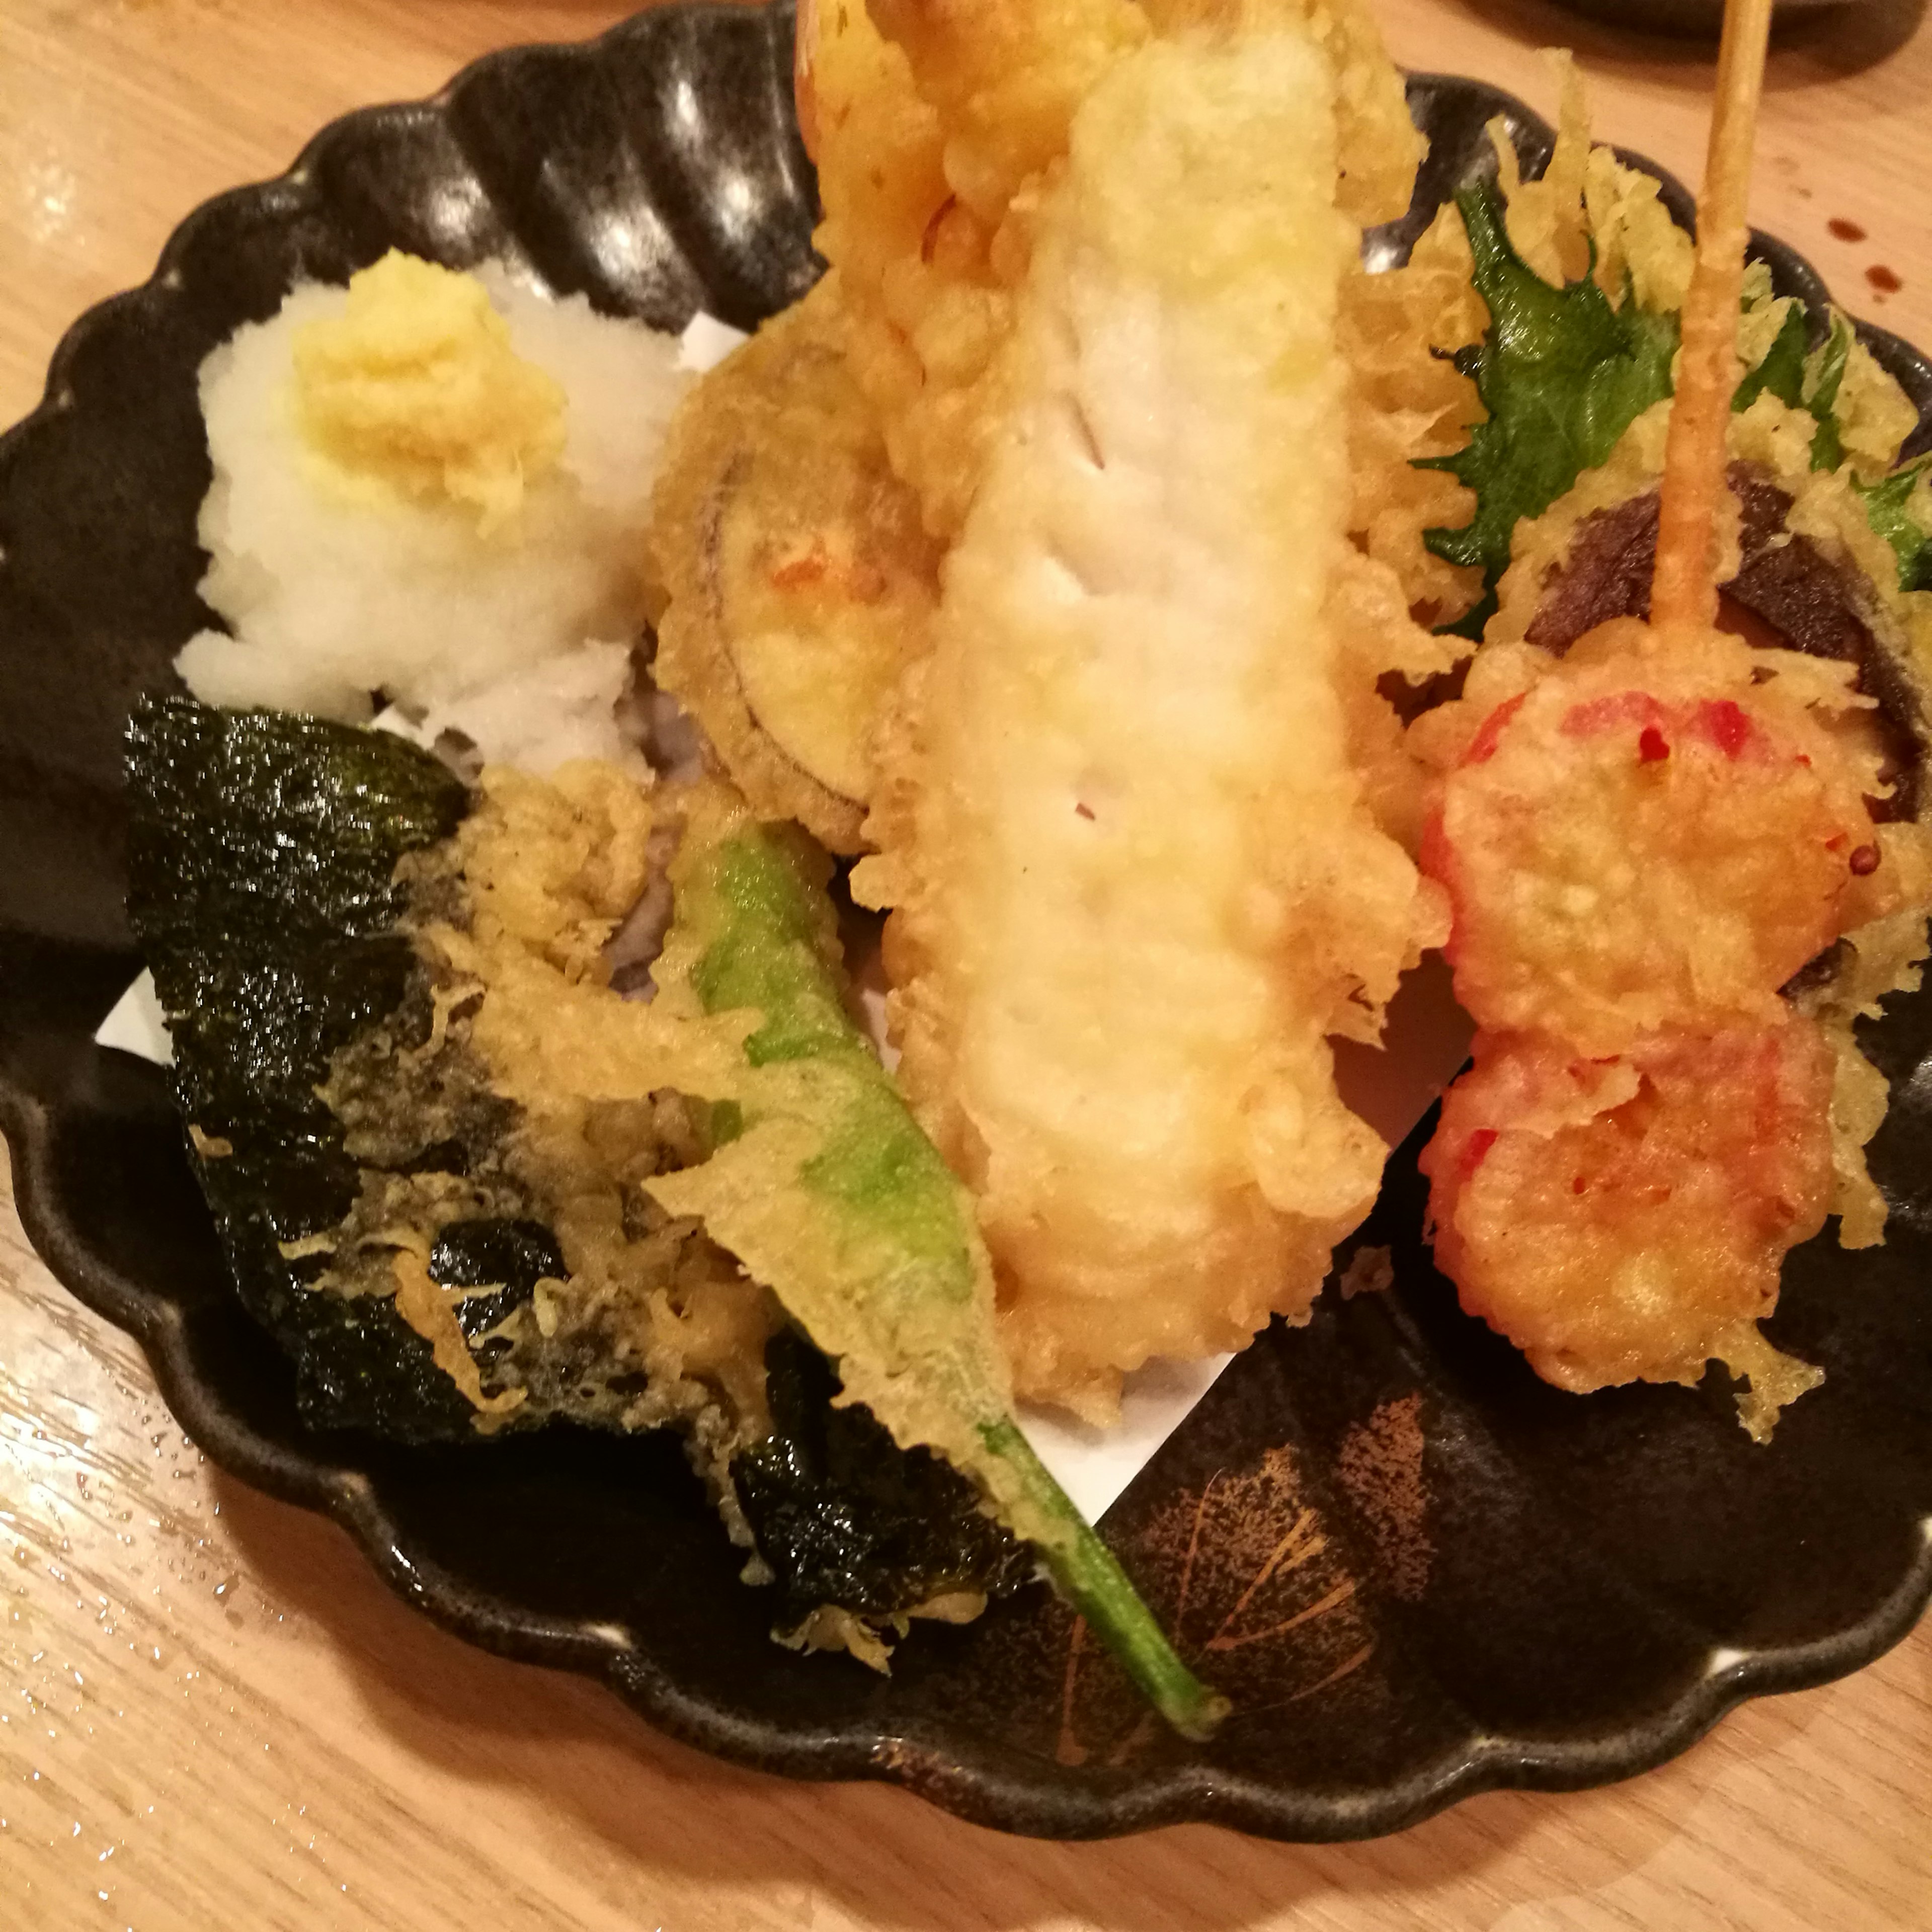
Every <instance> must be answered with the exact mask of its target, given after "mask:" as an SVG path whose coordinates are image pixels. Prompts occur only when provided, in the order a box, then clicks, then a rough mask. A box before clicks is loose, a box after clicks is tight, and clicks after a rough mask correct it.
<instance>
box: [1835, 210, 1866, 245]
mask: <svg viewBox="0 0 1932 1932" xmlns="http://www.w3.org/2000/svg"><path fill="white" fill-rule="evenodd" d="M1825 226H1826V227H1827V228H1829V229H1830V230H1831V231H1832V233H1833V234H1834V235H1835V236H1837V237H1838V239H1839V240H1840V241H1841V242H1862V241H1863V240H1864V239H1865V231H1864V229H1862V228H1861V227H1860V226H1858V223H1856V222H1855V221H1847V220H1846V219H1845V217H1843V215H1842V214H1835V215H1833V216H1832V218H1831V220H1829V221H1828V222H1826V224H1825Z"/></svg>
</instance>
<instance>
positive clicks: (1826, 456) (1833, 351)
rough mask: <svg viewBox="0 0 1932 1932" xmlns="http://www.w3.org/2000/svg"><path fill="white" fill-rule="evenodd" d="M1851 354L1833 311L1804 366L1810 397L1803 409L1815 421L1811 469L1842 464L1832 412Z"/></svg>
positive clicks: (1845, 330)
mask: <svg viewBox="0 0 1932 1932" xmlns="http://www.w3.org/2000/svg"><path fill="white" fill-rule="evenodd" d="M1851 354H1852V326H1851V324H1850V323H1848V322H1847V321H1846V320H1845V318H1844V317H1843V316H1841V314H1839V313H1838V311H1837V310H1836V309H1834V310H1833V311H1832V332H1831V334H1830V335H1829V336H1828V337H1826V340H1825V345H1824V347H1823V348H1822V349H1820V350H1819V351H1818V353H1817V355H1816V356H1813V357H1812V359H1811V362H1810V363H1809V364H1808V365H1807V373H1808V377H1809V379H1810V380H1809V381H1808V383H1807V384H1806V386H1807V387H1808V389H1810V390H1811V395H1809V396H1808V398H1806V399H1805V407H1806V408H1807V409H1808V410H1810V411H1811V413H1812V414H1813V415H1814V416H1816V417H1817V419H1818V430H1817V434H1816V435H1814V437H1812V439H1811V467H1812V468H1813V469H1837V468H1838V465H1839V464H1840V463H1842V462H1843V461H1844V460H1845V446H1844V441H1843V438H1842V437H1841V436H1840V435H1839V434H1838V417H1837V415H1836V414H1835V412H1836V410H1837V408H1838V391H1839V389H1840V388H1841V386H1842V385H1843V382H1844V380H1845V365H1846V363H1847V362H1849V361H1850V359H1851Z"/></svg>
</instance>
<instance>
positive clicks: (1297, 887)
mask: <svg viewBox="0 0 1932 1932" xmlns="http://www.w3.org/2000/svg"><path fill="white" fill-rule="evenodd" d="M1332 86H1333V82H1332V78H1331V72H1330V70H1329V68H1328V63H1327V62H1326V61H1325V59H1324V58H1323V57H1322V54H1321V52H1320V51H1319V49H1318V47H1317V46H1316V44H1315V43H1314V42H1313V39H1312V38H1311V37H1310V36H1309V35H1308V34H1307V33H1306V32H1305V31H1301V30H1298V29H1295V28H1292V27H1285V28H1283V29H1281V30H1280V31H1269V32H1264V33H1256V34H1253V35H1252V36H1250V37H1245V38H1242V39H1240V40H1237V41H1235V42H1232V43H1219V44H1217V43H1215V42H1214V41H1213V40H1208V39H1205V38H1202V37H1193V36H1190V37H1189V38H1187V39H1186V40H1177V41H1172V42H1166V41H1157V42H1154V43H1150V44H1149V45H1148V46H1145V47H1143V48H1142V49H1139V51H1137V52H1135V53H1133V54H1132V55H1129V56H1127V57H1126V58H1123V59H1122V60H1121V61H1120V62H1118V64H1117V65H1115V66H1114V67H1113V68H1111V69H1110V71H1109V72H1108V74H1106V77H1104V78H1103V80H1101V81H1100V83H1099V84H1098V85H1097V86H1096V87H1095V88H1094V91H1093V92H1092V93H1091V95H1089V97H1088V99H1087V100H1086V101H1085V103H1084V104H1082V107H1081V108H1080V110H1079V113H1078V114H1077V115H1076V118H1075V120H1074V123H1073V131H1072V136H1071V139H1070V150H1069V154H1068V157H1067V164H1066V167H1065V169H1064V173H1063V174H1062V175H1061V176H1060V178H1058V180H1057V181H1056V182H1055V184H1054V185H1053V186H1052V187H1051V188H1049V190H1046V192H1045V193H1044V194H1043V196H1042V198H1041V200H1040V205H1039V207H1038V208H1037V211H1036V212H1035V214H1034V217H1033V220H1032V226H1033V237H1032V249H1031V270H1030V273H1029V275H1028V279H1027V281H1025V284H1023V285H1022V288H1021V290H1020V291H1019V300H1018V317H1017V320H1016V326H1015V329H1014V332H1013V336H1012V339H1011V341H1010V345H1009V347H1008V349H1007V352H1006V353H1005V354H1004V356H1003V359H1002V366H1001V371H1000V374H999V377H998V380H999V382H1000V383H1001V385H1002V387H1003V391H1004V394H1005V395H1007V397H1008V398H1010V407H1009V409H1008V410H1007V413H1006V415H1005V416H1004V419H1002V421H1001V423H1000V425H999V434H998V439H997V441H996V443H995V446H994V449H993V453H992V458H991V462H990V465H989V468H988V470H987V473H986V475H985V477H984V478H983V481H982V482H981V483H980V487H979V488H978V490H977V493H976V494H975V496H974V502H973V505H972V508H971V514H970V516H969V517H968V520H967V521H966V523H965V528H964V530H963V532H962V535H961V537H960V538H959V542H958V543H957V544H956V546H955V547H953V550H952V551H951V553H950V555H949V556H948V559H947V568H946V577H945V590H944V596H943V598H942V601H941V610H940V615H939V619H938V625H937V628H936V641H935V650H934V653H933V655H932V657H931V658H929V660H928V661H926V663H925V664H922V665H921V666H920V667H918V668H917V669H916V671H915V673H913V679H912V681H911V683H910V688H909V694H910V698H911V700H912V701H911V702H910V703H908V704H907V706H905V708H904V712H903V713H902V715H901V720H900V722H899V725H898V731H899V733H900V738H899V742H898V745H897V746H896V748H895V755H893V756H892V757H890V758H889V759H888V760H887V761H886V763H887V769H888V770H889V772H890V774H891V778H890V782H889V783H888V784H886V785H885V786H884V787H883V788H882V790H881V793H880V803H879V805H878V807H877V808H876V809H875V811H874V815H873V818H872V820H871V821H870V823H869V826H868V829H870V830H871V832H872V833H873V834H874V836H875V838H877V841H878V843H879V844H880V848H881V856H879V857H877V858H875V859H868V860H866V861H865V862H863V864H862V865H861V867H860V868H859V871H858V872H857V873H856V874H855V876H854V889H855V891H856V892H859V894H860V895H862V896H868V897H869V898H871V899H872V901H874V902H883V903H886V904H892V905H895V906H896V907H898V908H899V910H898V913H897V914H896V916H895V919H894V921H893V922H892V927H891V929H890V930H889V936H888V947H889V959H888V963H889V965H890V966H891V968H892V974H893V977H894V979H895V983H897V986H898V991H897V992H896V993H895V996H894V1000H893V1012H894V1017H895V1022H896V1025H897V1028H898V1032H899V1034H900V1037H901V1041H902V1045H903V1051H904V1058H903V1059H902V1061H901V1080H902V1082H904V1085H905V1088H906V1090H907V1092H908V1093H909V1094H910V1095H911V1096H912V1097H913V1100H914V1103H915V1105H916V1106H917V1107H918V1109H919V1111H920V1114H921V1118H922V1121H924V1123H925V1124H926V1125H927V1127H928V1128H929V1131H930V1132H931V1133H932V1134H933V1135H934V1136H935V1139H937V1140H938V1142H939V1144H940V1145H941V1148H942V1150H943V1151H944V1152H945V1153H946V1154H947V1157H948V1158H949V1160H950V1161H951V1162H952V1163H953V1164H954V1166H955V1167H956V1170H957V1171H958V1172H961V1173H962V1174H963V1175H965V1176H966V1177H967V1178H968V1181H969V1182H970V1183H971V1184H972V1186H973V1187H974V1190H975V1191H976V1193H977V1195H978V1196H979V1200H980V1215H981V1219H982V1223H983V1226H984V1228H985V1229H986V1235H987V1238H988V1241H989V1246H990V1247H991V1249H992V1252H993V1254H994V1256H995V1261H996V1262H997V1264H998V1268H999V1271H1000V1275H1001V1290H1002V1297H1003V1316H1004V1324H1005V1339H1006V1341H1007V1346H1008V1350H1009V1353H1010V1355H1011V1357H1012V1359H1013V1364H1014V1369H1015V1373H1016V1380H1017V1382H1018V1385H1019V1388H1020V1389H1021V1391H1022V1393H1024V1394H1029V1395H1031V1396H1033V1397H1037V1398H1046V1399H1049V1400H1057V1401H1060V1402H1062V1403H1067V1404H1070V1405H1071V1406H1075V1407H1077V1408H1079V1409H1082V1411H1083V1412H1085V1413H1087V1414H1088V1415H1093V1416H1095V1417H1097V1418H1104V1417H1105V1416H1106V1415H1107V1414H1108V1413H1109V1412H1110V1410H1111V1409H1112V1405H1113V1403H1114V1402H1115V1396H1116V1391H1117V1389H1118V1379H1119V1375H1120V1373H1121V1371H1122V1370H1127V1369H1130V1368H1132V1367H1136V1366H1137V1365H1138V1364H1139V1363H1141V1362H1142V1361H1144V1360H1145V1359H1146V1358H1148V1357H1149V1356H1151V1355H1171V1356H1187V1355H1195V1354H1199V1353H1203V1352H1208V1351H1210V1350H1212V1349H1219V1348H1225V1347H1232V1346H1240V1345H1241V1344H1242V1343H1245V1342H1246V1340H1247V1339H1248V1337H1250V1334H1252V1333H1253V1331H1254V1330H1255V1329H1256V1328H1257V1327H1259V1325H1261V1324H1262V1322H1265V1320H1266V1319H1267V1318H1268V1316H1269V1314H1270V1313H1272V1312H1275V1311H1280V1312H1285V1313H1300V1312H1301V1311H1302V1310H1304V1309H1305V1308H1306V1307H1307V1304H1308V1302H1309V1301H1310V1299H1311V1298H1312V1297H1313V1295H1314V1294H1315V1292H1316V1289H1318V1287H1319V1284H1320V1282H1321V1280H1322V1276H1323V1274H1325V1271H1326V1269H1327V1267H1328V1253H1329V1250H1330V1247H1331V1244H1333V1243H1334V1241H1336V1240H1337V1239H1338V1238H1340V1235H1342V1234H1343V1233H1344V1232H1346V1230H1347V1229H1349V1228H1350V1227H1352V1226H1354V1225H1355V1223H1356V1221H1357V1220H1358V1219H1359V1218H1360V1217H1361V1215H1362V1214H1364V1212H1366V1211H1367V1208H1368V1206H1369V1205H1370V1202H1372V1201H1373V1198H1374V1195H1375V1192H1376V1187H1377V1186H1378V1184H1379V1178H1380V1171H1381V1167H1382V1160H1383V1158H1384V1155H1385V1148H1384V1147H1383V1145H1382V1142H1380V1141H1379V1139H1378V1138H1377V1137H1376V1136H1375V1134H1374V1133H1373V1132H1372V1131H1371V1130H1370V1129H1369V1128H1368V1127H1366V1126H1365V1125H1364V1124H1363V1123H1362V1122H1361V1121H1359V1120H1358V1119H1357V1118H1355V1116H1354V1115H1352V1114H1350V1113H1349V1112H1348V1110H1347V1109H1346V1108H1345V1107H1344V1106H1343V1105H1342V1104H1341V1103H1340V1100H1339V1099H1338V1098H1337V1096H1336V1094H1335V1091H1334V1079H1333V1068H1332V1063H1331V1052H1330V1049H1329V1047H1328V1043H1327V1042H1328V1037H1329V1036H1331V1035H1332V1034H1346V1035H1349V1036H1352V1037H1358V1038H1369V1039H1373V1038H1374V1037H1376V1033H1377V1031H1378V1028H1379V1015H1380V1012H1381V1009H1382V1005H1383V1004H1384V1003H1385V1001H1387V999H1388V998H1389V996H1390V995H1391V993H1392V992H1394V987H1395V984H1396V981H1397V977H1398V975H1399V974H1400V971H1401V970H1402V969H1403V967H1404V965H1406V964H1407V963H1409V962H1410V960H1411V959H1412V958H1413V957H1414V956H1415V953H1416V952H1417V951H1418V948H1419V947H1420V946H1421V944H1428V943H1433V941H1434V939H1435V938H1436V936H1437V935H1436V931H1435V929H1434V928H1433V925H1432V922H1431V918H1430V914H1431V913H1432V910H1433V902H1432V901H1431V900H1430V898H1429V895H1427V892H1426V891H1425V890H1424V889H1423V888H1422V887H1421V883H1420V881H1419V880H1418V877H1417V875H1416V874H1415V870H1414V868H1413V866H1412V865H1411V863H1410V862H1409V859H1407V858H1406V856H1405V855H1404V853H1403V851H1402V850H1401V849H1400V847H1399V846H1397V844H1395V842H1394V841H1393V840H1391V839H1390V838H1387V837H1386V836H1385V835H1382V833H1381V832H1379V831H1378V829H1376V826H1375V824H1374V823H1373V820H1372V818H1371V817H1370V814H1369V812H1368V811H1367V808H1366V806H1365V805H1364V800H1363V796H1362V787H1361V781H1360V779H1359V778H1358V775H1357V774H1356V773H1355V771H1354V769H1352V765H1351V763H1350V760H1349V752H1348V741H1347V723H1346V715H1345V712H1344V707H1343V701H1342V698H1341V696H1340V693H1339V691H1338V690H1337V682H1338V678H1339V671H1338V663H1339V658H1340V651H1339V647H1338V644H1337V638H1336V637H1335V634H1334V631H1333V628H1331V625H1330V623H1329V622H1328V619H1327V617H1326V615H1325V602H1326V599H1327V595H1328V589H1329V586H1330V583H1331V580H1332V579H1333V577H1334V574H1335V573H1336V572H1337V570H1338V569H1339V568H1340V556H1341V553H1342V552H1343V550H1344V548H1345V544H1344V539H1343V518H1344V516H1345V514H1346V486H1345V479H1346V452H1345V449H1344V447H1343V435H1342V433H1341V431H1342V420H1343V398H1342V371H1341V369H1340V365H1339V362H1338V359H1337V357H1336V356H1335V354H1334V347H1333V344H1334V333H1333V332H1334V302H1335V291H1336V289H1337V284H1338V283H1339V281H1340V278H1341V276H1342V275H1343V272H1344V269H1345V268H1346V264H1347V262H1348V259H1349V253H1350V251H1351V248H1352V241H1353V235H1352V229H1351V228H1350V226H1349V224H1348V223H1346V221H1344V220H1342V219H1341V218H1340V217H1338V215H1337V212H1336V211H1335V208H1334V202H1333V186H1334V180H1335V169H1334V145H1333V144H1334V108H1333V107H1332V104H1331V89H1332Z"/></svg>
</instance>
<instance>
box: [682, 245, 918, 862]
mask: <svg viewBox="0 0 1932 1932" xmlns="http://www.w3.org/2000/svg"><path fill="white" fill-rule="evenodd" d="M846 338H847V322H846V318H845V316H844V311H843V310H842V308H841V305H840V303H839V299H838V283H837V281H836V279H835V278H828V279H826V281H823V282H821V283H820V284H819V285H818V287H817V288H815V289H814V290H813V291H812V292H811V294H809V295H808V296H806V297H805V299H804V300H803V301H802V302H799V303H798V304H796V305H795V306H794V307H793V308H789V309H787V310H786V311H784V312H783V313H782V314H779V315H778V316H775V317H773V318H772V320H770V321H769V322H768V323H766V324H765V325H764V326H763V328H762V329H760V330H759V332H758V333H757V335H756V337H754V338H753V340H752V341H751V342H749V343H748V344H745V345H744V346H743V347H742V348H740V349H739V350H737V351H736V352H735V353H733V354H732V355H731V356H727V358H726V359H725V360H724V362H722V363H721V364H720V365H718V368H715V369H714V370H712V371H711V372H710V373H709V374H708V375H706V377H704V378H703V380H702V381H700V383H698V385H697V387H696V388H695V389H694V390H693V392H691V395H690V396H689V397H688V398H686V399H685V402H684V404H682V407H681V408H680V409H679V413H678V414H677V415H676V417H675V418H674V419H673V421H672V424H671V428H670V434H669V437H668V439H667V443H666V446H665V449H664V459H663V463H662V466H661V469H660V471H659V473H658V484H657V487H656V490H655V495H654V499H653V510H652V549H653V551H654V553H655V560H656V562H657V565H658V571H659V573H660V574H661V578H662V580H663V584H664V589H665V591H666V592H667V595H668V597H669V600H670V601H669V603H668V605H667V608H666V609H665V611H664V615H663V617H662V619H661V621H660V622H659V625H658V652H657V658H656V661H655V666H654V672H655V677H656V679H657V682H658V683H659V684H660V685H661V686H662V687H663V688H664V689H665V690H666V691H669V692H670V693H671V694H672V695H673V697H676V698H677V699H678V700H679V702H680V703H682V705H683V706H684V707H685V709H686V710H688V712H691V715H693V716H694V717H695V718H697V721H698V722H699V724H701V725H702V726H703V728H704V732H705V735H706V739H707V740H708V741H709V745H710V748H711V749H712V751H713V752H714V753H715V755H716V757H717V759H718V762H719V763H721V765H722V766H724V769H725V770H726V771H727V772H729V774H730V777H731V779H732V781H733V784H736V786H737V787H738V789H739V790H740V791H742V793H744V794H745V796H746V798H748V799H750V800H751V802H752V803H753V804H754V805H756V806H757V809H758V810H759V811H761V812H763V814H766V816H767V817H773V818H796V820H798V821H799V823H800V824H802V825H803V826H805V829H807V830H808V831H809V832H811V833H812V834H813V835H814V836H815V837H816V838H817V839H818V840H819V841H820V844H823V845H824V846H825V847H826V849H827V850H830V851H833V852H844V853H851V852H856V851H859V850H861V849H862V845H863V839H862V835H861V832H860V826H861V825H862V822H863V820H864V817H865V809H866V806H867V805H868V802H869V801H870V799H871V795H872V764H871V739H872V734H873V732H874V729H875V728H876V726H877V721H878V718H879V715H880V712H882V711H883V709H885V706H886V699H887V698H888V697H889V694H890V693H891V691H892V687H893V686H894V685H895V684H896V683H897V682H898V678H899V676H900V673H901V671H902V670H904V667H905V666H906V664H907V663H909V662H910V661H911V660H912V659H913V658H915V657H916V656H918V655H919V654H920V653H921V652H922V650H923V649H924V648H925V645H926V629H927V626H928V625H929V622H930V619H931V615H932V606H933V604H934V603H935V601H936V599H937V597H938V584H937V574H938V552H937V547H936V546H935V544H934V543H933V542H932V539H931V538H929V537H928V536H927V535H926V533H925V532H924V530H923V529H922V527H921V525H920V522H919V503H918V499H916V497H915V496H913V493H911V491H910V490H908V489H907V487H906V486H905V485H904V484H902V483H901V482H900V481H898V478H896V477H895V476H894V475H893V474H892V471H891V469H890V468H889V466H888V464H887V463H886V452H885V445H884V442H883V438H882V437H881V435H880V430H879V428H878V425H877V420H876V419H875V417H874V413H873V411H872V409H871V405H870V404H869V403H868V401H866V399H865V397H864V396H863V395H862V394H861V392H859V389H858V387H857V386H856V383H854V381H853V378H852V376H851V374H850V372H849V371H848V369H847V366H846V356H845V348H846Z"/></svg>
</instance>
